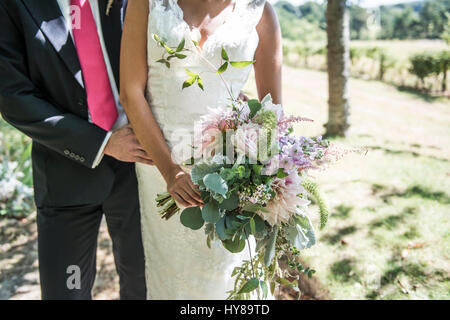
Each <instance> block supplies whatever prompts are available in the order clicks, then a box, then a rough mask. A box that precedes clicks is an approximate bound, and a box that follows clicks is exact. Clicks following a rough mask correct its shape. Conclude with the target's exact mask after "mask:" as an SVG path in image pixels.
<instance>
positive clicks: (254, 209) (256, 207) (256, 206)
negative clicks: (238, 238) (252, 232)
mask: <svg viewBox="0 0 450 320" xmlns="http://www.w3.org/2000/svg"><path fill="white" fill-rule="evenodd" d="M242 210H243V211H247V212H252V213H256V212H258V211H264V212H267V209H266V208H264V207H262V206H260V205H259V204H255V203H247V204H246V205H244V207H243V208H242Z"/></svg>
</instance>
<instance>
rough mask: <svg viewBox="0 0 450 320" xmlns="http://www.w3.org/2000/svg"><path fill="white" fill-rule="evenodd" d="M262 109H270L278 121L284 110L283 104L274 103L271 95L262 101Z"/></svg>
mask: <svg viewBox="0 0 450 320" xmlns="http://www.w3.org/2000/svg"><path fill="white" fill-rule="evenodd" d="M261 104H262V109H261V110H270V111H272V112H273V113H275V115H276V116H277V119H278V122H280V121H281V119H283V116H284V111H283V106H282V105H281V104H275V103H273V101H272V97H266V98H264V99H263V101H262V103H261Z"/></svg>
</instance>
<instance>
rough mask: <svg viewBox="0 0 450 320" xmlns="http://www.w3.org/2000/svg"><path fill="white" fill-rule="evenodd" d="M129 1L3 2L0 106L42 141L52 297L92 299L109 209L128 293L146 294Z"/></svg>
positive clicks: (42, 264) (41, 195)
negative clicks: (127, 104)
mask: <svg viewBox="0 0 450 320" xmlns="http://www.w3.org/2000/svg"><path fill="white" fill-rule="evenodd" d="M125 6H126V1H120V0H115V1H114V2H113V5H112V7H110V8H109V6H108V0H39V1H38V0H1V1H0V112H1V114H2V116H3V118H4V119H5V120H6V121H8V122H9V123H10V124H12V125H13V126H15V127H16V128H17V129H19V130H20V131H22V132H23V133H25V134H26V135H28V136H30V137H31V138H32V139H33V153H32V158H33V172H34V188H35V201H36V207H37V224H38V246H39V249H38V251H39V271H40V281H41V289H42V298H43V299H91V289H92V287H93V284H94V280H95V274H96V248H97V237H98V232H99V226H100V223H101V220H102V217H103V215H105V217H106V222H107V225H108V230H109V234H110V236H111V238H112V241H113V252H114V258H115V263H116V268H117V272H118V274H119V277H120V296H121V298H122V299H145V297H146V288H145V279H144V278H145V276H144V255H143V248H142V239H141V230H140V212H139V202H138V190H137V181H136V175H135V171H134V170H135V169H134V164H133V163H134V162H143V163H147V164H151V160H150V159H149V158H148V156H147V154H146V153H145V152H144V151H143V150H142V149H141V147H140V146H139V144H138V142H137V140H136V137H135V135H134V133H133V131H132V129H131V128H130V127H128V126H127V119H126V116H125V114H124V112H123V109H122V108H121V106H120V105H119V103H118V101H119V98H118V96H119V95H118V83H119V56H120V39H121V33H122V22H123V16H124V8H125ZM107 9H108V10H107ZM107 11H108V14H107ZM72 22H73V24H72Z"/></svg>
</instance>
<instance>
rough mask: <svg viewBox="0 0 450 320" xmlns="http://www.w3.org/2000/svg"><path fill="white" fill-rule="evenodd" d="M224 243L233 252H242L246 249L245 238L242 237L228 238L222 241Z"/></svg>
mask: <svg viewBox="0 0 450 320" xmlns="http://www.w3.org/2000/svg"><path fill="white" fill-rule="evenodd" d="M222 244H223V246H224V247H225V249H227V250H228V251H230V252H231V253H240V252H242V251H244V249H245V240H244V239H241V238H240V237H235V239H234V240H231V239H228V240H225V241H222Z"/></svg>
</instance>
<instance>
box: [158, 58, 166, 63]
mask: <svg viewBox="0 0 450 320" xmlns="http://www.w3.org/2000/svg"><path fill="white" fill-rule="evenodd" d="M156 62H158V63H166V62H167V60H166V59H159V60H158V61H156Z"/></svg>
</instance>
